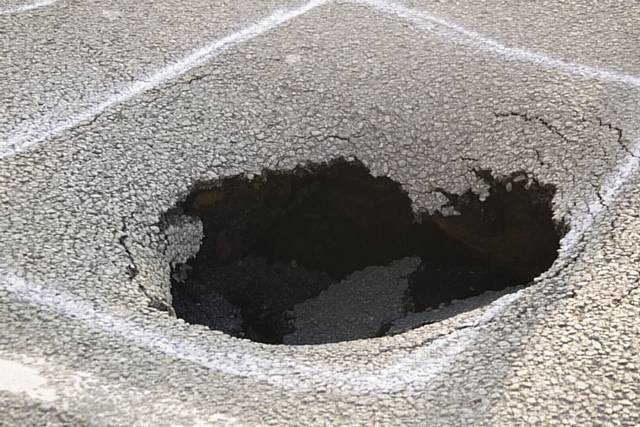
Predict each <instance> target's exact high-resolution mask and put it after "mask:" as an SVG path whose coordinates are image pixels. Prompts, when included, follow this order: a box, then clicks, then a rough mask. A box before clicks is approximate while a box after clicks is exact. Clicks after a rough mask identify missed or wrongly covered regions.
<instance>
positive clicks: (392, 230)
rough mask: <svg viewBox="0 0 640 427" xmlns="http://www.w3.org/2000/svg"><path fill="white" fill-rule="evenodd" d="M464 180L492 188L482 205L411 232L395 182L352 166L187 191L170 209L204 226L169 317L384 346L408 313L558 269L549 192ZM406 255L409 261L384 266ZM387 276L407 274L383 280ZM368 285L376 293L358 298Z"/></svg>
mask: <svg viewBox="0 0 640 427" xmlns="http://www.w3.org/2000/svg"><path fill="white" fill-rule="evenodd" d="M476 174H477V175H478V176H479V177H480V178H482V179H483V180H485V181H486V182H487V183H488V184H489V186H490V193H489V196H488V198H487V199H486V200H485V201H480V200H479V198H478V196H477V195H476V194H474V193H472V192H471V191H468V192H466V193H464V194H462V195H455V194H449V193H447V192H445V191H442V194H444V195H445V196H446V197H447V198H448V200H449V204H450V205H451V206H452V207H454V208H455V210H456V211H457V212H459V214H458V215H452V216H444V215H442V214H440V213H435V214H423V215H422V216H421V217H420V218H418V220H417V221H416V219H415V216H414V214H413V211H412V208H411V201H410V199H409V197H408V196H407V194H406V193H405V192H404V191H403V190H402V189H401V186H400V184H398V183H397V182H395V181H393V180H391V179H389V178H386V177H373V176H372V175H371V174H370V173H369V171H368V170H367V168H366V167H364V166H363V165H362V164H361V163H360V162H358V161H346V160H344V159H338V160H335V161H333V162H330V163H328V164H308V165H305V166H300V167H298V168H296V169H295V170H293V171H266V172H264V173H263V174H262V175H260V176H258V177H256V178H254V179H251V180H249V179H246V178H244V177H240V176H237V177H231V178H226V179H223V180H221V181H218V182H215V183H198V184H196V185H195V187H194V189H193V191H192V192H191V194H190V195H189V196H188V198H187V199H186V200H185V201H184V202H182V203H180V204H179V206H178V207H177V208H176V209H175V210H173V211H172V214H176V213H180V214H187V215H190V216H195V217H199V218H200V219H201V221H202V223H203V226H204V239H203V242H202V245H201V248H200V251H199V252H198V254H197V256H196V257H195V258H193V259H191V260H189V261H188V263H187V264H183V265H181V266H178V267H177V268H175V269H174V271H173V273H172V296H173V306H174V309H175V312H176V314H177V316H178V317H181V318H183V319H184V320H186V321H187V322H189V323H197V324H204V325H207V326H209V327H210V328H212V329H216V330H222V331H224V332H226V333H229V334H231V335H234V336H238V337H246V338H249V339H251V340H254V341H259V342H264V343H273V344H276V343H291V344H305V343H321V342H334V341H343V340H349V339H356V338H368V337H372V336H379V335H383V334H385V333H387V332H388V330H389V329H390V327H391V325H392V324H393V322H394V321H395V320H397V318H399V317H402V316H404V315H406V314H407V313H415V312H422V311H423V310H426V309H429V308H432V307H438V306H439V305H440V306H441V305H442V304H443V303H445V304H446V303H449V302H451V301H452V300H460V299H463V298H468V297H472V296H475V295H480V294H482V293H483V292H485V291H488V290H494V291H495V290H502V289H505V288H507V287H510V286H514V285H524V284H527V283H529V282H530V281H531V280H532V279H533V278H534V277H536V276H537V275H539V274H540V273H542V272H544V271H545V270H547V269H548V268H549V267H550V266H551V264H552V263H553V261H554V260H555V258H556V257H557V250H558V247H559V239H560V234H561V233H560V227H559V226H557V224H555V223H554V221H553V219H552V211H551V199H552V197H553V194H554V193H555V188H554V187H553V186H551V185H542V184H539V183H537V182H536V181H533V180H531V179H529V178H528V177H527V176H526V174H524V173H514V174H513V175H511V176H509V177H505V178H500V179H497V178H494V177H493V176H492V175H491V173H490V172H489V171H476ZM407 257H414V258H413V259H414V260H417V261H416V262H414V263H413V264H411V262H409V263H408V264H407V263H405V264H402V263H395V264H394V263H393V262H394V261H396V260H402V259H407ZM416 257H419V258H416ZM418 265H419V266H418ZM369 266H380V267H376V268H374V269H372V267H369ZM385 266H387V267H385ZM407 266H408V267H407ZM411 266H412V267H411ZM368 267H369V268H368ZM385 268H386V270H385ZM363 269H364V270H363ZM393 269H396V270H393ZM398 269H405V270H406V271H404V273H402V274H400V275H398V274H396V276H394V272H396V271H399V270H398ZM407 269H409V270H411V271H409V270H407ZM358 270H363V271H362V272H359V273H354V272H357V271H358ZM368 278H369V279H368ZM368 280H370V281H371V282H372V283H373V282H376V283H377V284H371V285H370V286H371V292H370V295H369V294H368V292H369V291H368V288H367V286H369V285H368V284H367V281H368ZM385 280H387V281H388V282H385ZM350 286H352V288H349V287H350ZM385 287H386V288H385ZM393 287H396V288H393ZM394 292H395V294H394ZM397 294H400V295H397ZM376 310H377V311H376ZM333 311H335V313H334V312H333ZM345 312H348V313H347V314H345ZM361 318H366V321H364V320H363V322H364V323H366V325H364V324H362V325H360V324H359V323H360V319H361ZM323 319H328V320H327V321H325V320H323ZM305 328H308V330H304V329H305ZM341 329H344V330H341Z"/></svg>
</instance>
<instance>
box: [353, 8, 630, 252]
mask: <svg viewBox="0 0 640 427" xmlns="http://www.w3.org/2000/svg"><path fill="white" fill-rule="evenodd" d="M352 1H353V2H354V3H358V4H363V5H366V6H369V7H371V8H373V9H375V10H378V11H380V12H383V13H385V14H388V15H391V16H395V17H397V18H401V19H404V20H406V21H409V22H411V23H413V24H415V25H416V26H418V27H419V28H421V29H424V30H426V31H429V32H431V33H434V34H436V35H438V36H440V37H442V38H443V39H446V40H448V41H453V42H455V43H459V44H463V45H466V46H470V47H473V48H475V49H478V50H483V51H485V52H489V53H492V54H495V55H498V56H501V57H503V58H506V59H509V60H515V61H521V62H529V63H532V64H535V65H537V66H539V67H542V68H547V69H555V70H559V71H563V72H567V73H570V74H572V75H577V76H581V77H585V78H590V79H595V80H600V81H604V82H609V83H617V84H623V85H627V86H632V87H633V88H636V89H640V77H638V76H634V75H630V74H624V73H618V72H616V71H611V70H606V69H600V68H595V67H591V66H588V65H583V64H577V63H573V62H569V61H563V60H560V59H556V58H552V57H550V56H547V55H544V54H542V53H538V52H534V51H531V50H528V49H524V48H514V47H507V46H505V45H504V44H502V43H500V42H499V41H496V40H493V39H491V38H488V37H486V36H483V35H482V34H480V33H477V32H475V31H471V30H468V29H466V28H464V27H462V26H460V25H458V24H455V23H452V22H450V21H448V20H446V19H443V18H441V17H438V16H435V15H432V14H430V13H428V12H426V11H424V10H417V9H411V8H408V7H405V6H403V5H401V4H399V3H396V2H393V1H388V0H352ZM639 168H640V139H637V140H635V141H634V142H633V143H632V144H631V145H630V147H629V148H628V153H627V155H626V157H625V158H624V159H623V160H622V161H621V162H620V163H618V164H617V165H616V166H615V167H614V168H613V169H612V170H611V171H610V172H609V173H608V174H607V176H606V177H605V178H604V180H603V183H602V186H601V188H600V191H599V193H600V197H598V196H597V195H593V197H591V198H590V199H589V200H588V201H587V202H586V204H585V214H584V215H582V216H581V217H580V218H573V220H572V224H571V230H570V231H569V233H567V235H566V236H564V238H563V239H562V250H563V251H567V250H568V249H570V248H571V247H572V246H573V245H575V244H576V243H577V242H578V241H580V238H581V237H582V235H583V234H584V232H585V231H587V230H588V229H589V228H590V227H591V226H592V225H593V223H594V221H595V220H596V219H597V218H599V217H600V216H601V215H603V214H604V212H606V210H607V208H606V207H607V206H609V205H610V204H612V203H614V202H615V199H616V198H617V197H618V195H619V193H620V191H622V188H623V186H624V184H625V183H626V182H627V181H628V180H629V179H631V178H632V177H633V176H634V175H635V174H636V173H637V172H638V170H639Z"/></svg>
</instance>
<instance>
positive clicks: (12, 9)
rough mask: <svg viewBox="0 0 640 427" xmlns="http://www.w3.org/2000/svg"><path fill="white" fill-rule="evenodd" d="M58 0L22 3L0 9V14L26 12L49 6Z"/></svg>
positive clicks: (38, 0)
mask: <svg viewBox="0 0 640 427" xmlns="http://www.w3.org/2000/svg"><path fill="white" fill-rule="evenodd" d="M58 1H59V0H36V1H34V2H31V3H28V4H24V5H22V6H14V7H8V8H5V9H0V15H14V14H16V13H22V12H28V11H30V10H33V9H38V8H41V7H45V6H50V5H52V4H54V3H56V2H58Z"/></svg>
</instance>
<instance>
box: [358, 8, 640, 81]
mask: <svg viewBox="0 0 640 427" xmlns="http://www.w3.org/2000/svg"><path fill="white" fill-rule="evenodd" d="M352 1H353V2H354V3H359V4H363V5H366V6H369V7H371V8H373V9H376V10H378V11H380V12H383V13H386V14H388V15H393V16H396V17H398V18H401V19H404V20H406V21H409V22H412V23H413V24H415V25H417V26H418V27H420V28H422V29H425V30H427V31H429V32H431V33H434V34H436V35H439V36H441V37H442V38H444V39H446V40H449V41H453V42H456V43H460V44H463V45H466V46H470V47H473V48H477V49H480V50H483V51H485V52H490V53H493V54H496V55H499V56H502V57H504V58H507V59H510V60H515V61H522V62H530V63H533V64H536V65H538V66H540V67H544V68H550V69H556V70H561V71H565V72H567V73H570V74H575V75H579V76H582V77H587V78H592V79H596V80H602V81H606V82H611V83H621V84H625V85H628V86H633V87H635V88H640V77H638V76H634V75H630V74H624V73H619V72H616V71H611V70H606V69H602V68H596V67H591V66H588V65H583V64H578V63H574V62H570V61H564V60H561V59H557V58H553V57H551V56H547V55H545V54H543V53H539V52H535V51H532V50H529V49H524V48H518V47H508V46H505V45H504V44H502V43H500V42H499V41H497V40H494V39H491V38H489V37H486V36H484V35H482V34H480V33H477V32H475V31H471V30H468V29H466V28H464V27H463V26H461V25H458V24H455V23H453V22H450V21H447V20H446V19H443V18H440V17H438V16H435V15H432V14H430V13H428V12H426V11H423V10H418V9H411V8H408V7H405V6H403V5H401V4H399V3H396V2H393V1H387V0H352Z"/></svg>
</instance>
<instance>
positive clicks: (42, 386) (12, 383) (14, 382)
mask: <svg viewBox="0 0 640 427" xmlns="http://www.w3.org/2000/svg"><path fill="white" fill-rule="evenodd" d="M46 384H47V380H46V379H45V378H44V377H42V376H41V375H40V374H39V373H38V371H37V370H35V369H33V368H30V367H28V366H25V365H23V364H21V363H18V362H16V361H13V360H7V359H0V390H4V391H8V392H9V393H14V394H20V393H24V394H26V395H27V396H29V397H30V398H32V399H36V400H42V401H45V402H50V401H52V400H55V399H56V398H57V396H56V394H55V392H54V391H53V390H52V389H50V388H47V387H46Z"/></svg>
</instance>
